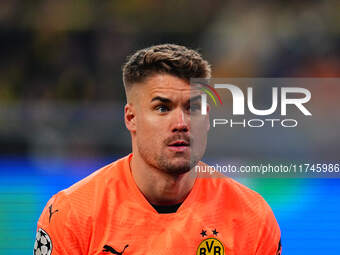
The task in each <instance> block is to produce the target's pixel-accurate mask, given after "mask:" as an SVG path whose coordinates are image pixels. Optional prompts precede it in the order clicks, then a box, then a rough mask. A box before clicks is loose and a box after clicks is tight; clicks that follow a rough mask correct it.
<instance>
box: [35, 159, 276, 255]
mask: <svg viewBox="0 0 340 255" xmlns="http://www.w3.org/2000/svg"><path fill="white" fill-rule="evenodd" d="M131 158H132V154H130V155H129V156H127V157H125V158H122V159H120V160H118V161H115V162H113V163H111V164H109V165H107V166H105V167H103V168H102V169H100V170H98V171H96V172H94V173H93V174H91V175H90V176H88V177H86V178H85V179H83V180H81V181H80V182H78V183H76V184H74V185H73V186H71V187H70V188H68V189H66V190H63V191H61V192H59V193H58V194H56V195H54V196H53V197H52V198H51V199H50V200H49V201H48V203H47V205H46V207H45V209H44V210H43V212H42V214H41V216H40V219H39V221H38V226H37V236H36V241H35V244H34V254H36V255H38V254H52V255H57V254H59V255H66V254H69V255H71V254H72V255H79V254H84V255H85V254H91V255H92V254H93V255H94V254H124V255H163V254H164V255H165V254H171V255H173V254H176V255H178V254H181V255H189V254H199V255H221V254H226V255H234V254H235V255H246V254H253V255H254V254H258V255H267V254H268V255H269V254H270V255H275V254H279V253H280V250H281V248H280V229H279V226H278V224H277V222H276V219H275V217H274V215H273V213H272V211H271V209H270V207H269V206H268V205H267V203H266V202H265V201H264V200H263V198H262V197H261V196H260V195H259V194H257V193H256V192H254V191H252V190H250V189H248V188H247V187H245V186H243V185H242V184H239V183H238V182H236V181H234V180H232V179H230V178H197V179H196V181H195V184H194V186H193V189H192V190H191V192H190V193H189V195H188V197H187V198H186V199H185V201H184V202H183V203H182V205H181V206H180V207H179V208H178V210H177V212H175V213H167V214H159V213H158V212H157V211H156V210H155V209H154V208H153V207H152V206H151V205H150V204H149V203H148V201H147V200H146V199H145V197H144V196H143V194H142V193H141V192H140V190H139V189H138V187H137V185H136V183H135V181H134V179H133V177H132V174H131V170H130V164H129V163H130V160H131Z"/></svg>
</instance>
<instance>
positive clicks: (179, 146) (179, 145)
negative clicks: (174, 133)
mask: <svg viewBox="0 0 340 255" xmlns="http://www.w3.org/2000/svg"><path fill="white" fill-rule="evenodd" d="M168 147H169V148H170V150H172V151H177V152H181V151H186V150H188V149H189V147H190V143H189V142H187V141H185V140H176V141H173V142H171V143H169V145H168Z"/></svg>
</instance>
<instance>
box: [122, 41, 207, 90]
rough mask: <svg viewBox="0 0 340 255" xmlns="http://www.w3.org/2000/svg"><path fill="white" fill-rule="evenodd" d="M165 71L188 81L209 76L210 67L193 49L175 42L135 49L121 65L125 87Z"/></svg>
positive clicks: (127, 87)
mask: <svg viewBox="0 0 340 255" xmlns="http://www.w3.org/2000/svg"><path fill="white" fill-rule="evenodd" d="M156 73H166V74H171V75H174V76H176V77H178V78H181V79H184V80H186V81H188V82H189V81H190V78H210V73H211V68H210V65H209V64H208V62H207V61H206V60H204V59H203V58H202V56H201V55H200V54H199V53H198V52H197V51H194V50H191V49H188V48H186V47H184V46H180V45H176V44H160V45H155V46H151V47H149V48H145V49H142V50H139V51H137V52H136V53H135V54H133V55H132V56H130V57H128V61H127V62H126V64H125V65H124V66H123V82H124V86H125V89H126V90H127V89H129V88H131V86H132V85H133V84H134V83H138V82H143V81H144V80H145V79H146V78H148V77H150V76H152V75H154V74H156Z"/></svg>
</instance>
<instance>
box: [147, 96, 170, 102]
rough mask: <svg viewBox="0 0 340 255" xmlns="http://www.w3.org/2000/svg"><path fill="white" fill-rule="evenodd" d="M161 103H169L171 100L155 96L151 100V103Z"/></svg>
mask: <svg viewBox="0 0 340 255" xmlns="http://www.w3.org/2000/svg"><path fill="white" fill-rule="evenodd" d="M157 100H158V101H161V102H162V103H171V100H170V99H168V98H165V97H160V96H156V97H154V98H152V99H151V102H153V101H157Z"/></svg>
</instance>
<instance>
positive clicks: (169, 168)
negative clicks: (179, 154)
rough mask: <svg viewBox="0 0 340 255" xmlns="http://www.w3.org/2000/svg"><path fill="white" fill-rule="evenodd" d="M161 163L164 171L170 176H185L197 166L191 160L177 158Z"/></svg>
mask: <svg viewBox="0 0 340 255" xmlns="http://www.w3.org/2000/svg"><path fill="white" fill-rule="evenodd" d="M160 163H161V168H162V170H163V171H165V172H167V173H169V174H185V173H187V172H189V171H190V170H191V169H192V168H193V167H194V166H195V163H193V162H191V160H190V159H185V158H175V159H172V160H168V161H167V162H164V161H163V162H160Z"/></svg>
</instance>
